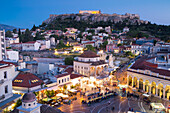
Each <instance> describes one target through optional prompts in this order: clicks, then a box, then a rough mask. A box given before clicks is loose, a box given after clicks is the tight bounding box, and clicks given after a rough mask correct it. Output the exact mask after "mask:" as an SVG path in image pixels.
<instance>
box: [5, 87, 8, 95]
mask: <svg viewBox="0 0 170 113" xmlns="http://www.w3.org/2000/svg"><path fill="white" fill-rule="evenodd" d="M5 93H8V85H6V86H5Z"/></svg>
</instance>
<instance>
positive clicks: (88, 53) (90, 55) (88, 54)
mask: <svg viewBox="0 0 170 113" xmlns="http://www.w3.org/2000/svg"><path fill="white" fill-rule="evenodd" d="M79 57H84V58H94V57H99V55H97V54H96V53H95V52H93V51H84V53H83V54H81V55H80V56H79Z"/></svg>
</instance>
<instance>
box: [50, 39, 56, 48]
mask: <svg viewBox="0 0 170 113" xmlns="http://www.w3.org/2000/svg"><path fill="white" fill-rule="evenodd" d="M50 44H51V46H55V38H54V37H51V38H50Z"/></svg>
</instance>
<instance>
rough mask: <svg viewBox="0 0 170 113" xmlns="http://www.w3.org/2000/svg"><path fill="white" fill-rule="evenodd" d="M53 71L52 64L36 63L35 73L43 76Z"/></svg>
mask: <svg viewBox="0 0 170 113" xmlns="http://www.w3.org/2000/svg"><path fill="white" fill-rule="evenodd" d="M52 69H54V64H48V63H38V68H37V73H38V74H44V73H47V72H48V71H49V70H52Z"/></svg>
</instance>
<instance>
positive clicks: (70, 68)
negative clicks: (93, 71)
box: [65, 67, 73, 74]
mask: <svg viewBox="0 0 170 113" xmlns="http://www.w3.org/2000/svg"><path fill="white" fill-rule="evenodd" d="M65 72H67V73H69V74H71V73H72V72H73V67H69V68H67V69H66V70H65Z"/></svg>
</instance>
